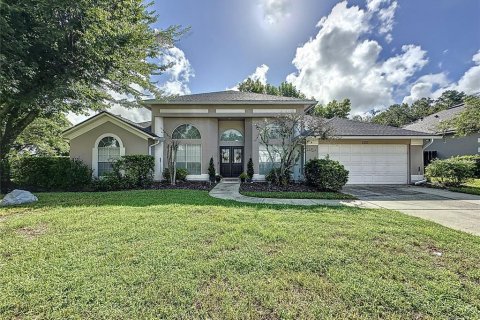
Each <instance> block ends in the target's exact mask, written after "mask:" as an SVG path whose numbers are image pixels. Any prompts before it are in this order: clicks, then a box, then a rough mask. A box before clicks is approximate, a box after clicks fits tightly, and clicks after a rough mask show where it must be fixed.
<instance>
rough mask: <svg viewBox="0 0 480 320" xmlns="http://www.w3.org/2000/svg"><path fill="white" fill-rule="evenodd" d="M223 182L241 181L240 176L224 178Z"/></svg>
mask: <svg viewBox="0 0 480 320" xmlns="http://www.w3.org/2000/svg"><path fill="white" fill-rule="evenodd" d="M222 182H223V183H239V182H240V179H239V178H222Z"/></svg>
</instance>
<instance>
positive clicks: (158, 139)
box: [148, 138, 165, 156]
mask: <svg viewBox="0 0 480 320" xmlns="http://www.w3.org/2000/svg"><path fill="white" fill-rule="evenodd" d="M153 140H155V141H156V142H155V143H154V144H152V145H151V146H150V147H149V148H148V155H149V156H152V155H153V154H152V153H153V147H155V146H156V145H158V144H159V143H160V142H163V141H164V140H165V139H161V138H154V139H153Z"/></svg>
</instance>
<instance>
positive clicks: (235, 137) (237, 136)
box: [220, 129, 243, 142]
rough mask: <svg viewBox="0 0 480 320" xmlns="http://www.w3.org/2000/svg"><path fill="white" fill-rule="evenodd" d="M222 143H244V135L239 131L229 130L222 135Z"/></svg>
mask: <svg viewBox="0 0 480 320" xmlns="http://www.w3.org/2000/svg"><path fill="white" fill-rule="evenodd" d="M220 141H230V142H243V134H242V133H241V132H240V131H238V130H235V129H228V130H225V131H224V132H223V133H222V135H221V136H220Z"/></svg>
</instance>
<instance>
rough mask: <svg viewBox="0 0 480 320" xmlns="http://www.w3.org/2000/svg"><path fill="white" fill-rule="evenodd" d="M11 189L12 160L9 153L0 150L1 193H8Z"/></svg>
mask: <svg viewBox="0 0 480 320" xmlns="http://www.w3.org/2000/svg"><path fill="white" fill-rule="evenodd" d="M9 191H10V162H9V161H8V153H7V152H3V149H2V150H0V193H3V194H7V193H8V192H9Z"/></svg>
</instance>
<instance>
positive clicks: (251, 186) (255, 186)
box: [240, 182, 318, 192]
mask: <svg viewBox="0 0 480 320" xmlns="http://www.w3.org/2000/svg"><path fill="white" fill-rule="evenodd" d="M240 191H257V192H263V191H270V192H318V190H317V189H315V188H313V187H311V186H308V185H306V184H304V183H290V184H288V185H286V186H277V185H273V184H269V183H267V182H252V183H248V182H246V183H242V184H241V185H240Z"/></svg>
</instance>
